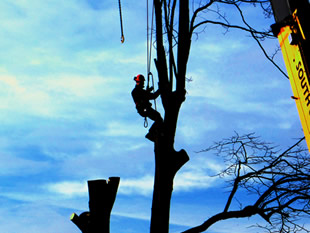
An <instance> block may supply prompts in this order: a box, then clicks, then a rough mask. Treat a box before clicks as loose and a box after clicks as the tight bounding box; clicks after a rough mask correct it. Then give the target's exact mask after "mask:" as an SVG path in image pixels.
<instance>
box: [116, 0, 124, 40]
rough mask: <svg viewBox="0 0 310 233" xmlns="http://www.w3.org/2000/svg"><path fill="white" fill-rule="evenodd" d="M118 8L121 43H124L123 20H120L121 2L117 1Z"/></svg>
mask: <svg viewBox="0 0 310 233" xmlns="http://www.w3.org/2000/svg"><path fill="white" fill-rule="evenodd" d="M118 8H119V20H120V24H121V42H122V43H124V41H125V37H124V31H123V18H122V6H121V0H118Z"/></svg>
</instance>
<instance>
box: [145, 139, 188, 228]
mask: <svg viewBox="0 0 310 233" xmlns="http://www.w3.org/2000/svg"><path fill="white" fill-rule="evenodd" d="M188 160H189V157H188V155H187V153H186V152H185V151H184V150H181V151H179V152H176V151H175V150H174V149H173V147H172V145H171V141H170V143H169V141H167V140H166V137H165V136H159V137H158V139H157V140H156V141H155V178H154V192H153V203H152V217H151V230H150V232H151V233H168V232H169V219H170V201H171V196H172V190H173V179H174V176H175V175H176V173H177V171H178V170H179V169H180V168H181V167H182V166H183V165H184V164H185V163H186V162H187V161H188Z"/></svg>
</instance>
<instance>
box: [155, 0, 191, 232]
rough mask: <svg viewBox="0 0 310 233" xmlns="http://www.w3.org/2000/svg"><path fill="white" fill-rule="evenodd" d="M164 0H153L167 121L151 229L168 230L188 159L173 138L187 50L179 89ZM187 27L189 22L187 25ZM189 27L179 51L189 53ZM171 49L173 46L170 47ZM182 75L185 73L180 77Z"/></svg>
mask: <svg viewBox="0 0 310 233" xmlns="http://www.w3.org/2000/svg"><path fill="white" fill-rule="evenodd" d="M181 2H182V4H184V3H185V5H186V6H184V5H182V7H180V8H182V11H183V13H180V15H182V16H183V17H188V12H186V11H188V0H185V2H183V1H180V4H181ZM162 3H163V1H160V0H154V6H155V16H156V50H157V60H156V62H155V64H156V68H157V71H158V78H159V88H160V90H161V99H162V103H163V107H164V110H165V117H164V123H163V126H162V127H161V129H160V130H159V133H158V135H157V138H156V140H155V144H154V145H155V178H154V191H153V203H152V216H151V229H150V232H151V233H168V232H169V218H170V201H171V196H172V190H173V179H174V177H175V175H176V173H177V171H178V170H179V169H180V168H181V167H182V166H183V165H184V164H185V163H186V162H187V161H188V160H189V157H188V155H187V153H186V152H185V151H184V150H181V151H179V152H176V151H175V150H174V138H175V132H176V127H177V121H178V115H179V111H180V108H181V104H182V103H183V101H184V100H185V73H186V63H187V60H188V54H187V55H185V56H184V55H183V56H179V57H178V66H180V67H182V68H180V67H178V68H180V71H181V74H180V75H177V77H176V78H177V89H176V91H175V92H173V91H172V88H171V86H172V85H171V84H172V79H173V77H170V79H171V80H170V82H169V79H168V66H167V59H166V52H165V48H164V44H163V22H162ZM188 22H189V21H188V19H185V20H182V24H188ZM187 28H188V26H187ZM187 32H188V29H186V30H184V31H182V32H181V34H182V35H181V37H182V38H185V39H186V40H185V41H184V43H181V44H182V47H184V48H183V49H182V48H179V50H178V51H179V52H180V53H184V52H185V53H189V39H188V35H186V33H187ZM171 52H172V50H171ZM181 76H182V77H181Z"/></svg>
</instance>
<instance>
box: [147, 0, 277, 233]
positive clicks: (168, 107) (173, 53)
mask: <svg viewBox="0 0 310 233" xmlns="http://www.w3.org/2000/svg"><path fill="white" fill-rule="evenodd" d="M245 4H248V5H253V6H256V5H259V6H261V7H262V8H263V10H264V12H265V13H266V15H268V14H269V15H270V13H271V9H270V4H269V1H267V0H206V1H201V0H199V1H195V0H193V1H192V2H191V4H190V1H189V0H180V1H178V0H154V7H155V22H156V27H155V30H156V50H157V58H156V60H155V65H156V68H157V71H158V78H159V88H160V90H161V99H162V104H163V109H164V123H163V126H162V129H161V132H160V133H159V134H158V136H157V138H156V140H155V142H154V147H155V180H154V192H153V203H152V216H151V231H150V232H151V233H168V232H169V212H170V200H171V195H172V189H173V179H174V176H175V175H176V173H177V171H178V170H179V169H180V168H181V167H182V166H183V165H184V164H185V163H186V162H187V161H188V160H189V157H188V155H187V153H186V152H185V151H184V150H181V151H179V152H176V151H175V149H174V140H175V133H176V128H177V121H178V115H179V111H180V108H181V106H182V104H183V102H184V101H185V95H186V72H187V63H188V59H189V55H190V48H191V42H192V37H193V35H198V34H199V33H200V32H202V31H205V32H206V28H205V26H206V25H208V24H214V25H220V26H223V27H224V28H225V29H226V30H228V29H229V28H236V29H240V30H243V31H246V32H248V33H249V34H250V35H251V36H252V37H253V38H255V40H256V41H257V42H258V43H259V45H261V44H260V42H259V41H260V39H263V38H266V37H269V36H272V35H271V33H270V31H269V30H267V31H262V30H260V31H258V30H255V29H254V28H253V27H251V26H250V25H249V24H248V23H247V22H246V19H245V17H244V15H243V12H242V9H241V7H242V5H245ZM223 6H225V7H228V8H227V9H228V10H229V11H230V12H231V11H233V10H235V11H236V13H237V14H239V16H240V19H241V22H242V25H234V24H231V23H230V22H229V19H227V18H226V17H225V15H224V13H222V12H221V11H220V9H221V7H223ZM207 16H208V17H209V16H211V18H207ZM266 26H267V27H269V26H270V25H266ZM270 60H272V59H270ZM206 124H208V123H207V122H206Z"/></svg>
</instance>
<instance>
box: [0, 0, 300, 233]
mask: <svg viewBox="0 0 310 233" xmlns="http://www.w3.org/2000/svg"><path fill="white" fill-rule="evenodd" d="M122 4H123V6H122V7H123V20H124V33H125V43H124V44H121V43H120V25H119V12H118V1H116V0H114V1H112V0H105V1H94V0H93V1H91V0H66V1H52V0H45V1H40V0H32V1H31V3H30V2H29V1H26V0H19V1H12V0H2V1H1V2H0V9H1V14H0V50H1V53H0V122H1V127H0V215H1V216H2V217H1V218H0V232H3V233H29V232H34V233H36V232H46V233H49V232H50V233H52V232H53V233H55V232H58V233H76V232H80V231H79V230H78V228H77V227H76V226H75V225H74V224H73V223H71V222H70V220H69V216H70V214H71V213H72V212H77V213H78V214H79V213H81V212H83V211H85V210H88V193H87V180H91V179H107V178H108V177H110V176H120V177H121V183H120V187H119V191H118V195H117V199H116V202H115V205H114V208H113V212H112V218H111V232H113V233H122V232H133V233H140V232H141V233H142V232H147V230H148V227H149V218H150V212H151V197H152V187H153V172H154V158H153V157H154V156H153V145H152V143H151V142H149V141H147V140H146V139H145V138H144V135H145V134H146V133H147V129H145V128H144V127H143V119H142V118H141V117H140V116H139V115H138V114H137V112H136V110H135V106H134V103H133V101H132V99H131V96H130V92H131V90H132V88H133V87H134V82H133V77H134V76H135V75H136V74H138V73H145V72H146V22H145V16H146V4H145V2H144V1H139V2H136V1H135V2H134V4H133V1H131V2H128V1H125V0H124V1H122ZM245 12H246V14H247V15H248V16H250V18H251V22H252V23H255V24H257V25H259V26H261V27H264V28H268V27H269V25H271V24H272V23H273V20H272V19H270V20H264V19H263V17H261V16H262V15H261V12H260V11H259V8H248V9H246V11H245ZM224 32H225V31H224V30H223V28H220V27H215V26H209V27H208V28H207V29H206V31H205V32H204V33H201V34H200V35H199V38H198V40H193V45H192V50H191V57H190V61H189V64H188V77H189V78H192V80H193V81H192V82H189V83H187V92H188V94H187V99H186V102H185V103H184V105H183V107H182V110H181V113H180V118H179V123H178V131H177V135H176V149H181V148H185V149H186V150H187V151H188V153H189V155H190V158H191V160H190V161H189V162H188V163H187V164H186V165H185V166H184V167H183V168H182V170H181V171H180V172H179V173H178V174H177V176H176V179H175V187H174V194H173V199H172V206H171V232H180V231H182V230H185V229H187V228H189V227H190V226H194V225H196V224H199V223H201V222H202V221H203V220H204V219H206V218H207V217H208V216H212V215H213V214H216V213H217V211H220V210H222V209H223V208H224V204H223V201H224V200H225V198H227V193H226V191H227V190H226V189H224V188H223V187H224V186H225V184H224V182H223V181H222V180H219V179H218V178H214V177H211V175H214V174H215V173H217V172H218V171H220V170H221V169H222V168H223V164H221V163H219V161H218V160H217V159H216V158H215V157H213V155H212V154H203V153H199V154H197V153H195V151H199V150H201V149H203V148H205V147H208V146H209V145H211V144H212V142H214V141H218V140H220V139H221V138H226V137H229V136H232V135H233V134H234V131H236V132H238V133H240V134H243V133H250V132H256V134H257V135H260V136H262V137H263V138H264V139H265V140H266V141H270V142H274V143H275V144H277V145H279V146H281V147H282V148H283V149H285V148H287V147H288V146H289V145H291V144H292V143H293V142H294V138H299V137H302V135H303V132H302V129H301V125H300V122H299V117H298V114H297V109H296V106H295V103H294V101H293V100H292V99H291V98H290V96H291V95H292V91H291V87H290V84H289V81H288V80H287V79H286V78H284V77H283V75H282V74H281V73H280V72H279V71H278V70H276V69H275V68H274V67H273V65H272V64H271V63H270V62H268V61H267V60H266V59H265V57H264V56H263V53H262V52H261V51H260V49H259V47H258V46H257V44H256V43H255V42H254V41H253V40H251V39H250V38H249V37H248V36H247V35H246V34H244V33H240V32H239V31H236V30H230V32H229V33H226V34H224ZM277 43H278V42H277V40H270V41H265V42H264V45H265V46H266V48H267V50H268V52H269V53H272V52H273V51H274V49H275V47H274V46H275V45H277ZM153 54H155V52H153ZM276 60H277V62H278V63H279V65H280V66H281V67H282V68H283V69H285V67H284V65H283V61H282V60H283V59H282V55H281V54H279V55H277V56H276ZM152 71H153V73H154V74H156V71H155V70H154V65H152ZM156 79H157V77H156V75H155V80H156ZM155 82H156V81H155ZM157 105H158V107H159V111H161V113H163V112H162V108H161V107H160V100H159V101H158V102H157ZM244 198H246V197H244ZM256 221H258V222H262V220H261V219H259V218H251V219H244V220H238V221H236V220H234V221H226V222H221V223H219V224H216V225H215V226H214V227H213V228H212V229H211V230H210V232H213V233H228V232H232V231H231V229H232V228H237V229H238V230H236V232H247V231H248V228H247V226H248V225H251V224H253V223H255V222H256ZM124 229H125V230H124ZM251 231H253V229H252V230H251ZM257 232H258V230H257Z"/></svg>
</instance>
